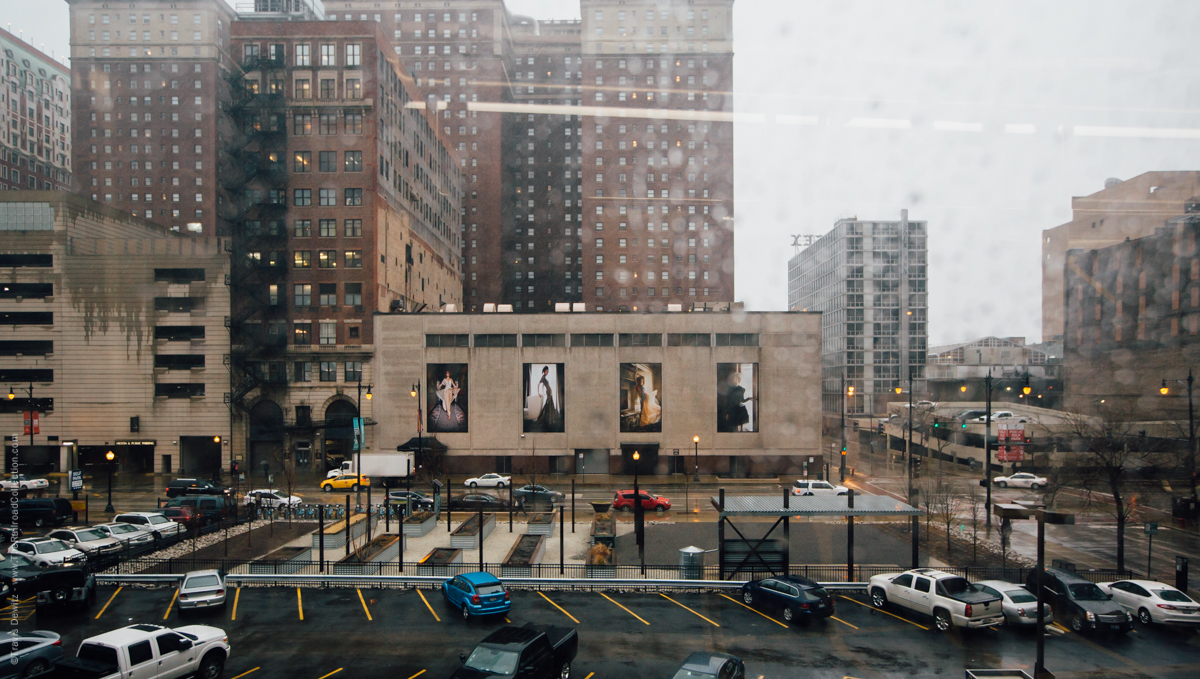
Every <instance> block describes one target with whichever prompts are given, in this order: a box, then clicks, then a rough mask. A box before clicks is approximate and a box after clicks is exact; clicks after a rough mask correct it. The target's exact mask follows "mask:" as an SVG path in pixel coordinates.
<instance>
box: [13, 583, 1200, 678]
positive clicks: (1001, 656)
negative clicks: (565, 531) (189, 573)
mask: <svg viewBox="0 0 1200 679" xmlns="http://www.w3.org/2000/svg"><path fill="white" fill-rule="evenodd" d="M174 594H175V590H174V589H173V588H167V587H160V588H156V589H145V588H141V587H130V586H127V587H124V588H120V589H119V590H118V588H117V587H111V586H104V587H101V588H100V591H99V596H98V598H97V603H96V604H95V605H94V606H93V607H92V609H91V610H90V611H89V612H88V613H58V614H49V613H45V614H38V615H35V616H28V617H27V618H26V619H25V620H23V621H22V622H21V623H20V624H21V629H27V628H28V629H33V628H37V629H50V630H53V631H56V632H59V633H61V634H63V635H64V646H65V648H66V649H67V651H68V652H69V653H72V652H73V651H74V649H75V648H76V646H77V645H78V643H79V642H80V641H81V640H82V639H84V638H86V637H88V636H91V635H94V634H99V633H101V632H104V631H107V630H110V629H113V628H116V627H120V626H124V625H129V624H134V623H147V622H148V623H155V624H163V625H168V626H179V625H185V624H209V625H214V626H218V627H221V628H223V629H225V630H226V632H228V634H229V641H230V644H231V645H232V647H233V652H232V655H231V657H230V659H229V662H228V664H227V666H226V672H225V677H226V678H227V679H232V678H235V677H237V678H246V679H259V678H260V677H288V678H289V679H292V678H294V679H323V678H325V677H335V676H338V675H341V676H345V677H363V678H369V677H388V678H389V679H394V678H396V677H399V678H400V679H409V678H414V677H418V676H419V677H447V676H449V675H450V673H451V672H452V671H453V669H454V668H455V667H457V665H458V654H459V653H460V652H467V651H469V650H470V649H471V648H472V647H473V645H474V644H475V642H477V641H478V640H480V639H482V638H483V637H484V636H485V635H486V634H487V633H488V632H489V631H491V630H493V629H495V628H497V627H499V626H501V625H504V624H505V619H503V618H493V619H484V620H471V621H469V622H464V621H463V620H462V619H460V617H459V616H458V615H457V613H456V612H455V611H452V610H450V609H449V608H447V607H446V606H445V605H444V604H443V603H442V600H441V596H440V594H439V593H438V592H437V591H436V590H420V591H418V590H413V589H384V590H377V589H365V588H364V589H354V588H340V589H299V590H298V589H296V588H285V587H275V588H260V587H244V588H241V589H234V590H233V591H231V592H230V594H231V599H230V603H229V606H228V608H227V609H226V610H224V611H220V610H213V611H203V612H199V613H196V614H186V615H185V616H184V617H183V618H180V616H179V612H178V609H177V608H176V607H174V606H173V605H172V604H173V600H174ZM728 594H729V598H727V597H726V596H723V595H721V594H718V593H683V592H666V593H646V592H638V593H619V592H615V591H613V592H604V593H599V592H583V591H575V592H565V591H564V592H556V591H546V592H536V591H515V592H513V609H512V612H511V614H510V615H509V616H508V620H511V621H512V623H514V624H524V623H526V622H538V623H550V624H555V625H566V626H572V627H575V628H577V629H578V631H579V639H580V646H579V655H578V657H577V658H576V661H575V663H574V666H573V672H572V676H574V677H578V678H579V679H589V678H590V679H607V678H609V677H670V676H671V675H672V672H673V670H674V669H675V668H677V666H678V662H679V661H681V660H682V659H683V658H684V657H686V656H687V654H688V653H690V652H692V651H695V650H714V651H722V652H727V653H732V654H734V655H737V656H740V657H741V658H742V659H743V660H745V662H746V666H747V669H748V673H747V676H748V677H764V678H766V677H779V678H784V677H796V676H800V673H801V672H803V676H813V677H837V678H839V679H840V678H842V677H857V678H859V679H865V678H867V677H894V676H929V675H938V674H941V675H946V676H961V671H962V669H963V668H964V667H993V668H998V667H1006V668H1013V667H1017V668H1023V669H1025V670H1026V671H1027V672H1031V671H1032V665H1033V659H1034V647H1035V637H1034V636H1033V635H1032V634H1030V633H1028V632H1022V631H1020V630H1015V629H1006V628H1001V629H996V630H978V631H953V632H951V633H949V634H945V635H943V634H939V633H937V632H936V631H935V630H933V629H932V625H930V624H929V622H928V621H925V620H920V619H916V618H913V617H911V616H910V615H908V614H905V613H901V612H900V611H897V610H889V611H888V612H887V613H883V612H879V611H875V610H873V609H871V608H870V607H869V606H868V605H867V604H866V598H865V596H863V595H847V596H838V597H837V598H836V602H837V611H836V615H835V617H834V618H833V619H830V620H826V621H824V622H819V623H814V624H810V625H803V624H798V625H794V626H792V627H788V626H785V625H784V624H783V623H782V621H781V620H778V619H775V618H772V617H768V616H765V615H763V614H761V613H759V612H756V611H754V610H751V609H749V608H747V607H745V606H743V605H742V604H741V603H740V601H738V600H737V599H738V597H737V594H736V592H728ZM23 608H24V607H23ZM10 613H11V609H9V610H8V611H6V614H10ZM1046 664H1047V667H1048V668H1049V669H1050V670H1051V671H1053V672H1054V673H1055V674H1056V675H1057V676H1059V677H1064V676H1088V677H1093V678H1096V677H1110V676H1111V677H1118V676H1119V677H1134V676H1144V677H1195V676H1197V675H1198V674H1200V634H1197V632H1195V631H1190V630H1185V631H1174V630H1163V629H1147V628H1144V627H1142V626H1140V625H1139V626H1138V628H1137V631H1136V632H1135V633H1133V634H1130V635H1128V636H1127V637H1121V638H1115V639H1108V638H1103V637H1101V638H1088V637H1081V636H1079V635H1077V634H1073V633H1063V634H1062V635H1061V636H1053V637H1049V638H1048V639H1047V641H1046ZM339 679H340V677H339Z"/></svg>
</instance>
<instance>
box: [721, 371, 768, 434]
mask: <svg viewBox="0 0 1200 679" xmlns="http://www.w3.org/2000/svg"><path fill="white" fill-rule="evenodd" d="M717 431H720V432H739V431H750V432H753V431H758V364H757V363H718V364H717Z"/></svg>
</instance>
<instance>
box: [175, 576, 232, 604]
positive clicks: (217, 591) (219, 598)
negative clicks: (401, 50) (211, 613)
mask: <svg viewBox="0 0 1200 679" xmlns="http://www.w3.org/2000/svg"><path fill="white" fill-rule="evenodd" d="M225 602H226V594H225V574H224V573H222V572H221V571H217V570H206V571H192V572H190V573H188V574H187V575H185V576H183V584H181V585H180V586H179V611H180V612H181V613H182V612H183V611H190V610H194V609H197V608H215V607H217V606H220V607H221V608H225Z"/></svg>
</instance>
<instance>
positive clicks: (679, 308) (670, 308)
mask: <svg viewBox="0 0 1200 679" xmlns="http://www.w3.org/2000/svg"><path fill="white" fill-rule="evenodd" d="M667 311H683V305H682V304H668V305H667Z"/></svg>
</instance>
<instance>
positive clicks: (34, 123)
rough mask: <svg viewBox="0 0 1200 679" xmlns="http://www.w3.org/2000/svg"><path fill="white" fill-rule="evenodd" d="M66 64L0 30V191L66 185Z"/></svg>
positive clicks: (68, 124)
mask: <svg viewBox="0 0 1200 679" xmlns="http://www.w3.org/2000/svg"><path fill="white" fill-rule="evenodd" d="M71 142H72V140H71V69H69V68H67V67H66V66H64V65H63V64H61V63H59V62H58V61H56V60H54V59H52V58H51V57H49V56H48V55H46V54H43V53H42V52H41V51H40V50H38V49H36V48H34V47H33V45H30V44H29V43H27V42H25V41H24V40H21V39H20V38H18V37H17V36H15V35H13V34H12V33H9V32H8V31H6V30H4V29H0V191H2V190H26V189H28V190H43V191H60V190H66V189H70V188H71V168H72V159H71V156H72V153H73V146H72V143H71Z"/></svg>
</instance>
